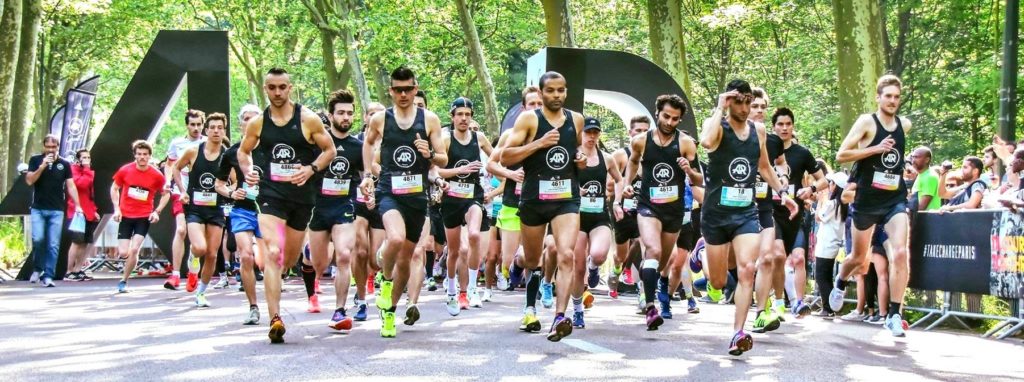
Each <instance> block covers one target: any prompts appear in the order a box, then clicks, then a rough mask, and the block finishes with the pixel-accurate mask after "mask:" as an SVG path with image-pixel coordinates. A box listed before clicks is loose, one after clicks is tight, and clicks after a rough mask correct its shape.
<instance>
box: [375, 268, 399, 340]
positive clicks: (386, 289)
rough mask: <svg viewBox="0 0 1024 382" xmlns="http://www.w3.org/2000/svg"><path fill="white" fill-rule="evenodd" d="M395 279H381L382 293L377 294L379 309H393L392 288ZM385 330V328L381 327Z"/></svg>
mask: <svg viewBox="0 0 1024 382" xmlns="http://www.w3.org/2000/svg"><path fill="white" fill-rule="evenodd" d="M394 287H395V285H394V282H393V281H381V282H380V290H379V292H380V295H379V296H377V299H376V300H377V309H380V310H388V309H391V289H392V288H394ZM381 330H383V329H381ZM382 333H383V332H382Z"/></svg>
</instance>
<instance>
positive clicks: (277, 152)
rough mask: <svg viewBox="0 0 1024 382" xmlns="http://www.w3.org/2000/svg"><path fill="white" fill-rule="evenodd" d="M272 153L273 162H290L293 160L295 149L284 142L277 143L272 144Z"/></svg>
mask: <svg viewBox="0 0 1024 382" xmlns="http://www.w3.org/2000/svg"><path fill="white" fill-rule="evenodd" d="M272 155H273V156H274V162H291V161H293V160H295V149H293V148H292V147H291V146H288V145H286V144H284V143H278V144H277V145H274V150H273V152H272Z"/></svg>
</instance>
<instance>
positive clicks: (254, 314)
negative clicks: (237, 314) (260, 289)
mask: <svg viewBox="0 0 1024 382" xmlns="http://www.w3.org/2000/svg"><path fill="white" fill-rule="evenodd" d="M259 323H260V309H259V308H257V307H251V308H249V316H248V317H246V318H245V321H242V325H256V324H259Z"/></svg>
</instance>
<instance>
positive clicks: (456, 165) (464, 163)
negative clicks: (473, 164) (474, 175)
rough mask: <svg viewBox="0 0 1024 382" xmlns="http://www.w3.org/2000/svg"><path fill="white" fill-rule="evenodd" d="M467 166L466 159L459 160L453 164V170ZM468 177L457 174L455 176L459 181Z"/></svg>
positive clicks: (467, 161)
mask: <svg viewBox="0 0 1024 382" xmlns="http://www.w3.org/2000/svg"><path fill="white" fill-rule="evenodd" d="M467 165H469V160H467V159H459V161H458V162H455V167H453V168H459V167H462V166H467ZM469 175H470V174H459V175H457V176H458V177H459V179H466V178H468V177H469Z"/></svg>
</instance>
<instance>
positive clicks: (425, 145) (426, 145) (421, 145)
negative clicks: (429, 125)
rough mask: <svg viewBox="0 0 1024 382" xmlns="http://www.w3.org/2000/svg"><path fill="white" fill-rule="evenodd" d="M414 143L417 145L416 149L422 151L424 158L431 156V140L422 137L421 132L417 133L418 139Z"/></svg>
mask: <svg viewBox="0 0 1024 382" xmlns="http://www.w3.org/2000/svg"><path fill="white" fill-rule="evenodd" d="M412 144H413V145H415V146H416V151H419V152H420V155H423V157H424V158H430V142H427V140H425V139H423V138H420V133H416V140H414V141H412Z"/></svg>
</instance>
